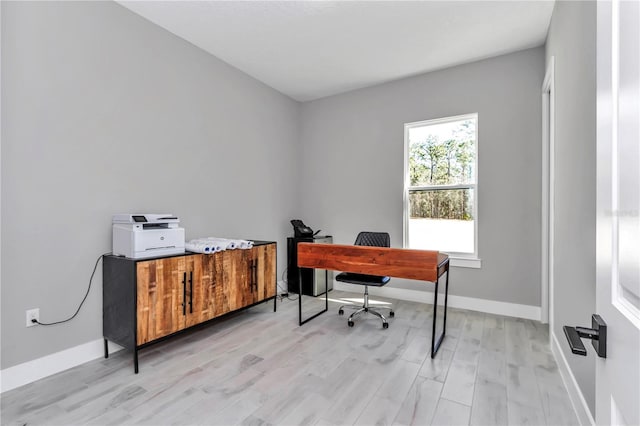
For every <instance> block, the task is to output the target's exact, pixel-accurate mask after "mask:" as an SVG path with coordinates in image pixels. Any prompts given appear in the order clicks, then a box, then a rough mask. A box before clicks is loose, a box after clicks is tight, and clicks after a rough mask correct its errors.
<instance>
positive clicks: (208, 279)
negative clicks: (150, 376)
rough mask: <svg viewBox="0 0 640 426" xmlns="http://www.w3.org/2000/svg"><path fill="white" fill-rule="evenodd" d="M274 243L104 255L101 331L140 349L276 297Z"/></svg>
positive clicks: (123, 343) (135, 350)
mask: <svg viewBox="0 0 640 426" xmlns="http://www.w3.org/2000/svg"><path fill="white" fill-rule="evenodd" d="M275 295H276V244H275V243H270V242H259V243H257V244H256V245H255V246H254V247H253V248H252V249H249V250H227V251H223V252H219V253H215V254H211V255H205V254H190V253H188V254H185V255H179V256H172V257H165V258H159V259H151V260H135V259H127V258H124V257H117V256H105V258H104V268H103V334H104V339H105V357H107V355H108V351H107V341H108V340H110V341H113V342H115V343H118V344H120V345H121V346H124V347H125V348H128V349H133V351H134V365H135V371H136V372H137V371H138V361H137V351H138V349H141V348H142V347H144V346H147V345H149V344H151V343H153V342H155V341H157V340H158V339H161V338H164V337H166V336H169V335H172V334H174V333H177V332H180V331H181V330H185V329H188V328H190V327H193V326H195V325H198V324H202V323H204V322H207V321H209V320H212V319H214V318H217V317H220V316H221V315H224V314H227V313H229V312H233V311H237V310H239V309H243V308H246V307H249V306H251V305H254V304H256V303H260V302H264V301H266V300H270V299H273V300H274V311H275V309H276V304H275Z"/></svg>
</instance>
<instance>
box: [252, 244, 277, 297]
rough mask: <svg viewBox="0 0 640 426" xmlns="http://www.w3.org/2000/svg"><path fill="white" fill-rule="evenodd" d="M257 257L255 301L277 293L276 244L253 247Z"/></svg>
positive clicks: (254, 288) (255, 257)
mask: <svg viewBox="0 0 640 426" xmlns="http://www.w3.org/2000/svg"><path fill="white" fill-rule="evenodd" d="M253 250H254V259H255V262H256V263H255V272H254V280H255V282H254V287H253V291H254V302H259V301H261V300H264V299H268V298H269V297H273V296H275V295H276V245H275V244H267V245H263V246H257V247H254V248H253Z"/></svg>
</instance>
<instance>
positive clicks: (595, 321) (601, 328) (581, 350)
mask: <svg viewBox="0 0 640 426" xmlns="http://www.w3.org/2000/svg"><path fill="white" fill-rule="evenodd" d="M562 329H563V330H564V335H565V336H567V340H568V341H569V347H570V348H571V352H573V353H574V354H577V355H582V356H587V350H586V349H585V347H584V344H582V340H580V339H581V338H585V339H591V345H593V348H594V349H595V350H596V353H597V354H598V356H599V357H600V358H606V357H607V324H606V323H605V322H604V320H603V319H602V317H600V315H597V314H593V315H591V328H585V327H570V326H568V325H565V326H564V327H562Z"/></svg>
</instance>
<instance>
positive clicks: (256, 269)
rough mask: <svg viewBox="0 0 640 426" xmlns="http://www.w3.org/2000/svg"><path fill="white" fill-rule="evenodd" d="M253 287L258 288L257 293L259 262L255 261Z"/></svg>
mask: <svg viewBox="0 0 640 426" xmlns="http://www.w3.org/2000/svg"><path fill="white" fill-rule="evenodd" d="M252 269H253V285H254V287H255V288H256V291H258V260H254V261H253V266H252Z"/></svg>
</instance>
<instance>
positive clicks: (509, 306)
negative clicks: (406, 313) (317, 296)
mask: <svg viewBox="0 0 640 426" xmlns="http://www.w3.org/2000/svg"><path fill="white" fill-rule="evenodd" d="M333 288H335V289H336V290H342V291H349V292H358V293H359V292H361V291H362V286H355V285H351V284H345V283H341V282H339V281H334V283H333ZM369 293H370V294H372V295H375V296H380V297H389V298H391V299H399V300H407V301H409V302H421V303H425V302H427V303H431V300H432V298H433V296H431V294H430V293H429V292H426V291H418V290H407V289H403V288H394V287H390V286H385V287H369ZM440 299H441V300H438V304H439V305H442V304H444V300H443V298H442V297H441V298H440ZM447 304H448V305H449V306H450V307H452V308H458V309H468V310H470V311H478V312H486V313H488V314H496V315H504V316H508V317H516V318H525V319H530V320H534V321H540V306H531V305H520V304H518V303H507V302H498V301H495V300H486V299H476V298H473V297H464V296H456V295H453V294H449V298H448V300H447Z"/></svg>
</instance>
